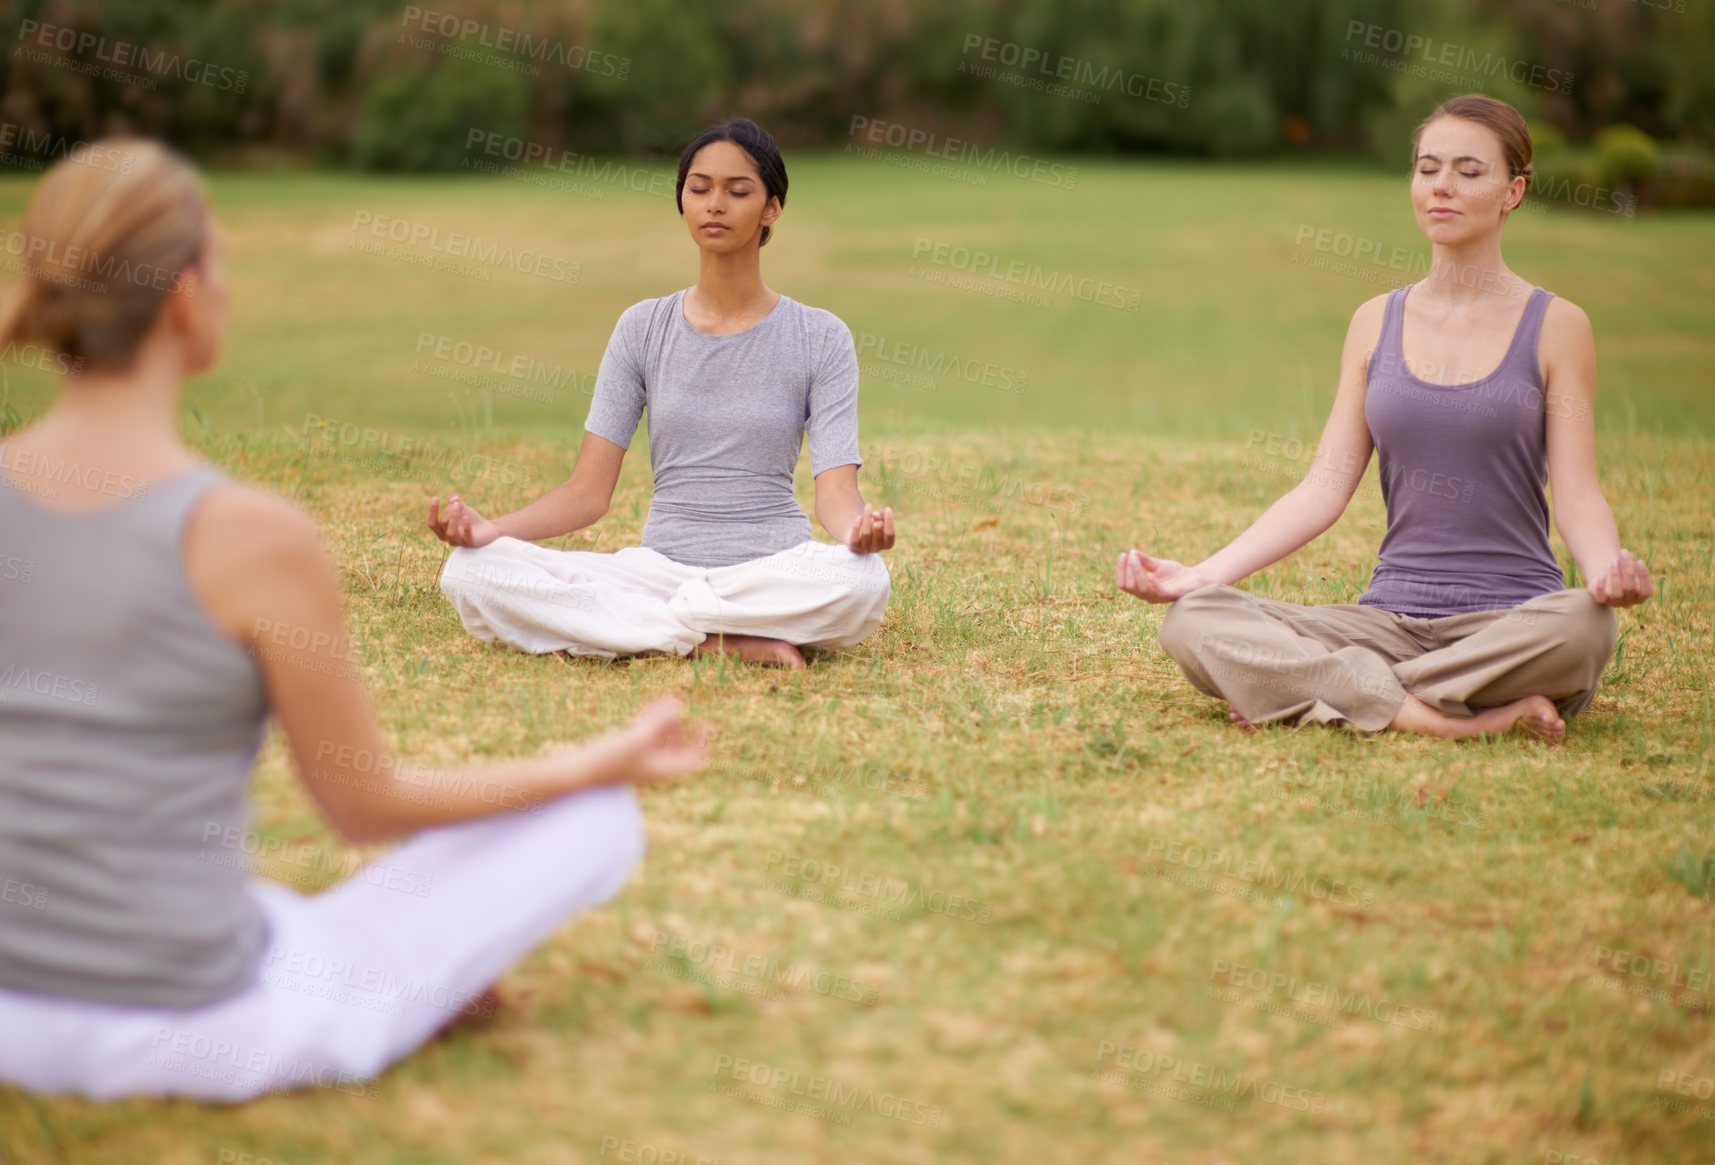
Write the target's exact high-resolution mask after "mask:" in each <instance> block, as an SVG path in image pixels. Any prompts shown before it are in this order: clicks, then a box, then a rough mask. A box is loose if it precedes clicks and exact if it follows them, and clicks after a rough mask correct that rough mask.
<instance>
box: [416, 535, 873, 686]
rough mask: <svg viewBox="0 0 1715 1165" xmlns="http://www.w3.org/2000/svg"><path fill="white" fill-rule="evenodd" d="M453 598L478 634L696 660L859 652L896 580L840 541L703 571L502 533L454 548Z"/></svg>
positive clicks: (449, 583) (529, 646) (519, 644)
mask: <svg viewBox="0 0 1715 1165" xmlns="http://www.w3.org/2000/svg"><path fill="white" fill-rule="evenodd" d="M441 591H442V593H444V594H445V595H446V596H447V598H448V599H449V600H451V601H452V604H453V607H454V608H455V609H456V610H457V611H458V613H459V619H460V620H462V621H463V623H464V626H465V630H467V631H469V632H470V633H471V634H472V635H475V636H476V637H477V638H478V639H482V640H485V641H488V642H493V641H496V640H498V641H500V642H502V643H507V644H510V645H511V646H513V647H516V648H518V649H519V650H521V651H528V652H531V653H533V654H542V653H545V652H550V651H565V652H569V653H570V654H573V655H593V656H599V657H601V658H604V659H612V658H613V657H615V656H618V655H637V654H640V653H642V652H646V651H663V652H669V653H671V654H674V655H688V654H690V652H691V650H692V649H693V648H695V647H696V646H697V644H699V643H701V642H702V641H703V640H704V639H706V638H708V637H709V636H710V635H718V634H727V635H757V636H762V637H765V638H768V639H783V640H785V641H786V642H787V643H791V644H794V645H796V646H800V647H850V646H852V645H853V644H856V643H861V642H862V641H863V640H864V639H866V638H867V637H868V636H869V634H870V633H871V632H872V631H874V630H875V629H876V628H877V627H878V626H880V625H881V617H882V615H883V614H884V613H885V612H886V610H887V599H888V596H889V594H891V593H892V581H891V578H890V576H889V575H888V572H887V565H886V564H885V563H884V562H882V560H881V556H880V555H879V554H853V553H852V552H851V551H850V550H849V549H847V548H846V547H844V546H836V545H834V544H832V543H828V542H801V543H799V544H798V545H797V546H794V547H792V548H791V549H789V550H783V551H781V552H780V553H779V554H770V555H768V556H767V557H766V558H757V559H752V560H751V561H749V562H741V563H737V564H736V565H733V566H715V567H697V566H686V565H684V564H683V563H678V562H674V561H673V560H672V559H670V558H668V557H667V556H666V555H664V554H658V553H656V552H655V551H653V550H648V549H645V548H643V547H641V546H632V547H628V548H627V549H624V550H620V551H617V552H615V553H613V554H598V553H596V552H594V551H588V550H553V549H550V548H548V547H546V546H538V545H536V544H535V543H534V542H522V541H520V540H518V539H516V538H500V539H496V540H495V541H494V542H491V543H489V544H488V545H487V546H484V547H482V548H481V549H480V550H469V549H458V550H454V551H453V552H452V554H451V555H450V556H448V558H447V563H446V566H445V567H444V568H443V569H442V571H441Z"/></svg>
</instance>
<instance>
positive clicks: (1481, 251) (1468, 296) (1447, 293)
mask: <svg viewBox="0 0 1715 1165" xmlns="http://www.w3.org/2000/svg"><path fill="white" fill-rule="evenodd" d="M1523 282H1524V281H1523V280H1522V279H1520V278H1519V277H1518V276H1517V275H1514V274H1513V273H1512V271H1510V270H1509V269H1508V268H1507V265H1506V262H1505V260H1503V259H1502V258H1501V234H1500V232H1499V231H1498V230H1497V231H1494V232H1493V233H1491V234H1487V235H1484V236H1483V237H1482V238H1478V239H1472V240H1470V241H1469V242H1466V243H1464V244H1462V245H1460V246H1446V245H1443V244H1441V243H1437V244H1435V246H1434V248H1433V250H1432V251H1431V253H1430V259H1429V273H1428V274H1427V275H1425V276H1424V277H1423V278H1422V279H1421V280H1419V281H1418V286H1419V287H1420V288H1421V289H1422V290H1423V294H1424V295H1425V296H1426V297H1429V298H1433V299H1436V300H1439V301H1441V302H1442V303H1445V304H1448V305H1449V306H1451V307H1453V308H1467V307H1474V306H1478V305H1487V304H1490V303H1492V302H1493V301H1494V300H1496V299H1515V298H1517V296H1518V290H1519V285H1520V284H1522V283H1523Z"/></svg>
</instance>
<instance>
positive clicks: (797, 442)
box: [429, 120, 894, 668]
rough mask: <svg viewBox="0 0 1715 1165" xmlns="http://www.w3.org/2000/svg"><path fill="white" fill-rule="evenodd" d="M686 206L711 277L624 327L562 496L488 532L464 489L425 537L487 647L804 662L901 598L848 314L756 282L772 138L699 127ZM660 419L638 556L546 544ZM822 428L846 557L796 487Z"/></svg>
mask: <svg viewBox="0 0 1715 1165" xmlns="http://www.w3.org/2000/svg"><path fill="white" fill-rule="evenodd" d="M678 199H679V210H680V213H681V214H682V215H683V216H684V220H685V225H686V227H687V228H688V229H689V231H690V233H691V238H692V239H693V240H694V241H695V243H696V245H697V248H698V250H699V253H700V262H701V266H700V268H699V271H698V276H697V282H696V284H695V285H694V286H692V287H690V288H689V289H687V290H685V291H679V292H675V293H674V294H672V295H668V296H663V297H662V298H660V299H646V300H644V301H643V302H642V303H639V304H636V305H634V306H632V307H630V308H628V309H626V311H625V312H624V314H622V315H621V316H620V318H619V324H618V326H617V327H615V328H614V331H613V337H612V339H610V340H609V341H608V345H607V353H606V355H605V356H603V358H602V362H601V370H600V372H599V373H598V375H597V377H596V388H595V398H594V399H593V400H592V401H591V402H590V411H589V419H588V421H587V422H586V423H585V425H584V439H583V444H582V447H581V448H580V449H579V450H578V459H577V462H576V464H575V465H574V466H573V468H572V474H571V477H570V478H569V479H568V480H567V481H566V482H564V483H563V484H561V485H559V486H556V487H555V488H554V489H551V490H549V491H548V492H547V493H545V494H543V495H542V496H541V497H540V498H537V499H536V500H535V501H533V502H531V503H530V504H529V505H527V506H525V507H524V508H523V509H521V510H518V511H516V512H514V513H510V514H507V515H505V516H503V517H500V518H496V519H493V520H490V519H487V518H484V517H482V516H481V515H480V514H478V513H477V512H476V511H475V510H473V509H472V508H471V507H470V506H469V505H467V504H466V503H465V502H464V501H463V500H462V499H461V498H459V497H458V496H456V495H455V496H453V497H452V498H451V500H450V501H449V503H448V504H447V505H446V507H445V508H442V506H441V504H440V499H438V498H437V499H435V500H434V501H433V502H431V503H430V506H429V527H430V529H432V530H433V531H434V532H435V534H436V535H437V536H438V537H440V538H441V539H442V540H443V541H445V542H447V543H448V544H450V545H452V546H454V547H456V548H457V549H455V550H454V551H453V552H452V554H451V555H450V556H449V557H448V559H447V564H446V567H445V569H444V570H443V571H442V574H441V589H442V590H443V591H444V592H445V593H446V595H447V597H448V598H449V599H450V600H451V601H452V603H453V605H454V607H455V608H457V610H458V613H459V617H460V619H462V620H463V622H464V625H465V627H466V629H467V630H469V631H470V632H471V633H472V634H473V635H476V636H478V637H479V638H482V639H485V640H500V641H502V642H505V643H508V644H511V645H512V646H513V647H516V648H519V649H521V650H523V651H530V652H549V651H565V652H568V653H571V654H574V655H591V656H600V657H605V658H612V657H614V656H616V655H633V654H638V653H642V652H649V651H658V652H670V653H673V654H677V655H688V654H691V653H692V652H706V651H721V652H726V653H728V654H733V655H737V656H739V657H741V658H743V659H748V660H754V661H757V662H763V663H772V664H778V665H781V666H785V667H792V668H800V667H803V666H804V659H803V656H802V655H801V654H800V652H799V650H798V648H799V647H801V646H815V647H847V646H851V645H853V644H856V643H859V642H861V641H862V640H864V639H865V638H867V637H868V636H869V634H870V633H871V632H873V631H874V630H875V629H876V627H877V626H878V625H879V624H880V623H881V618H882V614H883V613H884V612H885V611H886V609H887V600H888V596H889V593H890V589H891V585H890V581H889V577H888V571H887V567H886V565H885V564H883V562H882V561H881V557H880V554H879V552H880V551H883V550H886V549H888V548H889V547H891V546H892V545H893V538H894V529H893V511H892V510H891V509H888V508H883V509H881V510H876V509H874V508H873V507H871V506H869V505H866V504H865V503H864V500H863V497H862V495H861V494H859V492H858V485H857V471H858V466H859V465H860V464H861V459H860V458H859V456H858V433H857V394H858V368H857V354H856V352H855V350H854V348H853V344H852V336H851V332H850V330H849V329H848V328H847V327H846V326H845V324H843V323H841V322H840V320H839V319H838V318H837V317H836V316H834V315H832V314H831V313H829V312H826V311H822V310H820V309H817V308H813V307H807V306H805V305H804V304H801V303H798V302H796V301H795V300H792V299H790V298H788V297H787V296H784V295H781V294H780V293H778V292H776V291H773V290H771V289H770V288H769V287H768V286H767V285H766V284H764V283H763V281H762V267H761V258H760V251H761V248H762V246H763V244H765V243H766V242H768V239H769V236H770V234H771V233H772V231H773V224H774V223H775V222H776V220H778V218H779V217H780V213H781V209H782V208H783V206H784V205H785V202H786V166H785V163H784V162H783V161H782V159H781V157H780V151H779V150H778V149H777V148H776V147H775V145H774V141H773V139H772V138H770V137H769V136H768V134H767V133H766V132H764V131H763V130H762V129H761V128H760V127H759V126H757V125H755V124H754V123H752V122H749V121H744V120H737V121H731V122H728V123H726V124H725V125H720V126H716V127H714V128H712V129H710V130H707V131H705V132H704V133H703V134H702V135H701V136H699V137H698V138H697V139H696V140H695V141H693V142H692V143H691V144H690V145H689V146H688V147H686V149H685V152H684V156H683V157H682V158H681V159H680V161H679V175H678ZM645 412H647V413H648V417H649V457H650V463H651V465H652V467H653V469H654V477H655V495H654V498H653V500H652V501H651V503H650V507H649V520H648V522H647V523H646V524H645V525H644V527H643V545H642V546H635V547H630V548H627V549H624V550H620V551H618V552H617V553H614V554H598V553H595V552H591V551H565V550H552V549H549V548H547V547H543V546H537V545H535V544H534V543H535V542H536V541H537V540H540V539H543V538H553V537H556V536H558V535H562V534H570V533H572V532H573V531H576V530H581V529H583V528H585V527H586V526H589V525H591V524H593V523H594V522H596V521H597V520H598V519H600V518H601V517H602V515H603V514H605V513H606V512H607V508H608V504H609V502H610V501H611V500H612V497H613V489H614V485H615V483H616V482H617V481H618V480H619V470H620V464H621V463H622V462H623V461H624V459H625V452H626V449H627V447H628V446H629V445H630V443H631V438H632V435H633V433H634V432H635V431H636V429H637V423H638V421H639V419H640V418H641V417H642V416H643V415H644V413H645ZM806 434H808V436H809V445H810V469H811V473H812V474H813V475H814V478H815V483H816V504H815V509H816V517H817V519H818V520H819V521H820V522H821V524H822V527H823V529H825V530H826V531H827V532H828V533H829V534H830V535H832V536H833V537H834V538H835V539H837V540H838V541H837V544H829V543H825V542H816V541H812V539H811V529H810V521H809V518H808V517H806V515H805V514H804V511H803V510H802V509H801V508H800V507H799V505H798V502H797V500H796V498H795V497H794V496H793V493H792V474H793V470H794V468H795V467H796V465H797V463H798V455H799V450H800V448H801V447H802V446H803V444H804V438H805V435H806Z"/></svg>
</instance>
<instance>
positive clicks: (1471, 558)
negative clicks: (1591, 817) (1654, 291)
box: [1115, 96, 1651, 741]
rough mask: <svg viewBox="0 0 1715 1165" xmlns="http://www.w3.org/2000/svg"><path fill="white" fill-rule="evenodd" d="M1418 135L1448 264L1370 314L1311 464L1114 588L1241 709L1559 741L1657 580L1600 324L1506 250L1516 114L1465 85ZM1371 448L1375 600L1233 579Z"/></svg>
mask: <svg viewBox="0 0 1715 1165" xmlns="http://www.w3.org/2000/svg"><path fill="white" fill-rule="evenodd" d="M1413 146H1414V149H1413V175H1412V180H1411V202H1412V207H1413V209H1414V210H1415V211H1416V214H1417V225H1418V227H1419V229H1420V230H1422V231H1423V233H1424V235H1425V236H1426V237H1427V238H1428V239H1429V242H1430V244H1431V245H1432V247H1433V260H1432V262H1431V265H1430V270H1429V273H1428V275H1427V276H1426V277H1425V278H1424V279H1423V280H1422V281H1421V282H1419V283H1416V284H1414V285H1412V286H1410V287H1404V288H1400V289H1399V290H1397V291H1394V292H1391V293H1390V294H1388V295H1384V296H1377V297H1376V298H1375V299H1372V300H1370V301H1369V302H1368V303H1365V304H1364V305H1363V306H1362V307H1360V308H1359V309H1358V310H1357V312H1356V313H1355V314H1354V315H1353V316H1352V323H1351V328H1350V329H1349V330H1348V332H1347V334H1346V346H1345V351H1344V354H1343V355H1342V357H1341V363H1340V388H1339V393H1338V395H1337V397H1336V398H1335V401H1334V408H1333V413H1332V415H1331V416H1330V417H1329V419H1328V424H1327V427H1326V428H1325V429H1324V430H1323V434H1322V440H1321V442H1320V444H1319V445H1318V446H1317V452H1316V461H1315V463H1314V465H1313V466H1312V467H1311V470H1310V472H1309V473H1308V474H1306V476H1305V478H1304V480H1303V481H1302V482H1300V483H1299V485H1298V486H1297V487H1296V488H1294V489H1293V490H1292V491H1291V492H1290V493H1288V494H1287V495H1286V496H1284V497H1282V498H1281V499H1280V500H1279V501H1277V502H1275V503H1274V505H1273V506H1271V507H1269V509H1268V511H1267V512H1266V513H1264V514H1263V515H1262V517H1260V518H1258V519H1257V520H1256V522H1255V523H1253V524H1252V525H1251V527H1250V528H1249V529H1248V530H1246V531H1245V532H1244V533H1242V534H1240V535H1239V536H1238V537H1237V538H1235V539H1234V540H1233V541H1232V542H1231V543H1229V544H1228V545H1227V546H1226V547H1224V548H1223V549H1222V550H1220V551H1219V552H1218V553H1216V554H1214V555H1212V556H1211V557H1209V558H1207V559H1205V560H1204V561H1203V562H1201V563H1199V564H1198V565H1196V566H1194V567H1191V566H1183V565H1181V564H1179V563H1177V562H1172V561H1169V560H1166V559H1157V558H1152V557H1150V556H1149V555H1147V554H1144V553H1141V552H1139V551H1137V550H1131V551H1128V552H1127V553H1125V554H1122V555H1120V557H1119V562H1118V565H1117V568H1116V575H1115V581H1116V583H1117V585H1118V586H1119V587H1120V589H1122V590H1124V591H1127V592H1129V593H1131V594H1134V595H1137V596H1138V597H1139V598H1143V599H1146V600H1148V601H1150V602H1153V603H1172V604H1173V606H1172V607H1171V608H1169V610H1168V612H1167V617H1166V619H1165V620H1164V621H1163V622H1162V626H1161V645H1162V647H1164V648H1165V649H1166V650H1167V653H1168V654H1169V655H1171V656H1172V657H1173V659H1174V660H1175V661H1176V662H1177V663H1178V664H1179V665H1180V667H1181V668H1182V669H1183V670H1184V672H1185V675H1186V678H1188V679H1189V680H1190V681H1191V682H1192V684H1193V685H1195V686H1196V687H1197V688H1198V690H1200V691H1203V692H1206V693H1208V694H1209V695H1211V696H1217V697H1219V698H1221V699H1223V700H1226V701H1227V703H1228V704H1229V705H1230V706H1231V716H1232V719H1234V720H1235V721H1238V722H1240V723H1243V724H1257V723H1261V722H1263V721H1268V720H1284V721H1290V722H1294V723H1299V724H1305V723H1346V724H1351V725H1352V726H1354V727H1356V728H1359V729H1362V730H1364V731H1372V732H1373V731H1380V730H1382V729H1386V728H1393V729H1397V730H1399V731H1403V732H1420V733H1427V734H1430V735H1435V736H1470V735H1476V734H1481V733H1499V732H1506V731H1508V730H1511V729H1514V728H1519V729H1522V730H1524V731H1528V732H1531V733H1534V734H1535V735H1538V736H1541V737H1543V738H1545V739H1547V740H1550V741H1557V740H1559V739H1561V738H1562V737H1563V736H1564V735H1565V732H1566V723H1565V721H1564V720H1563V719H1562V717H1565V716H1571V715H1573V714H1575V713H1577V712H1578V711H1580V710H1581V709H1583V708H1584V706H1585V705H1586V704H1588V703H1589V701H1590V697H1591V696H1592V694H1593V693H1594V692H1595V690H1596V683H1597V680H1598V679H1599V677H1600V676H1601V674H1602V669H1603V668H1604V667H1605V666H1607V663H1608V658H1609V657H1610V656H1611V655H1612V654H1613V650H1614V639H1615V619H1614V608H1616V607H1627V606H1631V605H1633V604H1635V603H1641V602H1643V601H1644V600H1645V599H1647V598H1649V596H1650V593H1651V584H1650V577H1649V570H1648V568H1647V567H1646V566H1645V565H1644V563H1643V562H1642V561H1641V560H1640V559H1638V558H1635V557H1633V556H1632V555H1631V554H1630V553H1629V552H1627V551H1625V550H1623V549H1621V547H1620V537H1619V532H1618V530H1617V528H1616V526H1615V523H1614V515H1613V512H1612V511H1611V510H1610V509H1609V508H1608V503H1607V502H1606V501H1605V500H1604V499H1603V497H1602V489H1601V486H1600V484H1599V483H1598V482H1597V479H1596V456H1595V415H1594V414H1595V399H1596V352H1595V345H1594V342H1593V341H1592V339H1591V332H1590V321H1589V318H1588V317H1587V316H1586V315H1585V314H1584V313H1583V312H1582V311H1581V310H1579V309H1578V308H1577V307H1576V306H1574V305H1573V304H1571V303H1568V302H1567V301H1566V300H1564V299H1560V298H1558V297H1556V296H1554V295H1552V294H1550V293H1549V292H1547V291H1544V290H1543V289H1542V288H1540V287H1536V288H1533V287H1532V286H1531V285H1530V284H1529V283H1527V282H1526V281H1525V280H1523V279H1521V278H1520V277H1519V276H1517V275H1515V274H1513V273H1512V272H1511V271H1510V270H1508V268H1507V266H1506V264H1505V263H1504V262H1503V261H1502V259H1501V228H1502V226H1503V224H1504V223H1505V222H1506V217H1507V214H1508V213H1509V212H1511V211H1512V210H1513V209H1515V208H1516V207H1517V206H1518V204H1519V202H1520V201H1521V200H1522V199H1523V198H1524V194H1525V190H1526V189H1527V188H1528V186H1529V184H1530V178H1531V167H1530V155H1531V143H1530V132H1529V129H1528V128H1527V127H1526V125H1525V122H1524V119H1523V118H1522V117H1520V116H1519V114H1518V111H1517V110H1515V109H1513V107H1512V106H1510V105H1508V104H1506V103H1505V102H1502V101H1497V100H1495V99H1494V98H1491V97H1484V96H1465V97H1457V98H1454V99H1453V100H1451V101H1448V102H1446V103H1445V104H1443V105H1442V106H1440V107H1439V108H1438V109H1436V110H1435V112H1434V113H1432V114H1431V115H1430V116H1429V117H1428V118H1427V119H1426V120H1425V121H1424V122H1423V124H1422V125H1420V126H1419V127H1418V129H1417V133H1416V135H1415V136H1414V138H1413ZM1372 449H1374V450H1376V451H1378V452H1379V454H1380V456H1381V487H1382V497H1383V499H1384V501H1385V502H1386V505H1387V513H1388V527H1387V533H1386V535H1385V536H1384V537H1383V539H1382V545H1381V554H1380V561H1379V562H1378V563H1377V565H1376V569H1375V573H1374V575H1373V577H1372V578H1371V580H1370V587H1369V590H1367V591H1366V592H1364V594H1363V595H1362V596H1360V597H1359V599H1358V602H1357V603H1356V604H1341V605H1332V606H1319V607H1308V606H1301V605H1298V604H1296V603H1282V602H1275V601H1272V600H1268V599H1262V598H1258V597H1256V596H1254V595H1250V594H1247V593H1245V592H1244V591H1241V590H1237V589H1235V588H1234V586H1233V585H1232V584H1234V583H1236V582H1238V581H1240V580H1241V579H1243V578H1245V577H1246V576H1248V575H1251V574H1254V573H1255V572H1256V571H1258V570H1261V569H1262V568H1263V567H1265V566H1268V565H1270V564H1271V563H1274V562H1278V561H1279V560H1280V559H1282V558H1285V557H1286V556H1287V555H1289V554H1291V553H1292V552H1293V551H1295V550H1297V549H1299V548H1300V547H1301V546H1304V545H1305V544H1307V543H1308V542H1310V541H1311V540H1313V539H1315V538H1316V537H1317V536H1318V535H1320V534H1321V533H1322V532H1323V531H1325V530H1327V529H1328V528H1329V527H1330V526H1332V525H1333V524H1334V522H1335V521H1336V520H1337V519H1338V518H1339V517H1340V515H1341V513H1342V512H1344V510H1345V508H1346V504H1347V502H1349V501H1350V500H1351V497H1352V493H1353V491H1354V490H1355V489H1356V488H1357V484H1358V481H1359V479H1360V478H1361V477H1362V476H1363V473H1364V470H1365V468H1366V467H1367V466H1368V464H1369V459H1370V453H1371V450H1372ZM1545 482H1548V483H1551V484H1552V486H1553V494H1554V505H1553V518H1554V521H1555V524H1556V525H1557V526H1558V527H1559V529H1560V534H1561V537H1562V538H1564V539H1565V542H1566V546H1567V549H1568V550H1570V551H1571V552H1572V558H1573V561H1574V562H1575V563H1577V566H1578V570H1579V573H1580V574H1581V575H1582V577H1583V579H1584V582H1585V585H1584V586H1581V587H1576V588H1572V589H1568V588H1567V586H1566V580H1565V579H1564V577H1563V576H1562V574H1561V570H1560V565H1559V563H1558V562H1556V560H1555V557H1554V552H1553V550H1552V549H1551V548H1550V546H1549V539H1548V525H1549V517H1550V509H1549V503H1548V499H1547V497H1546V496H1545V495H1544V492H1543V486H1544V483H1545Z"/></svg>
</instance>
